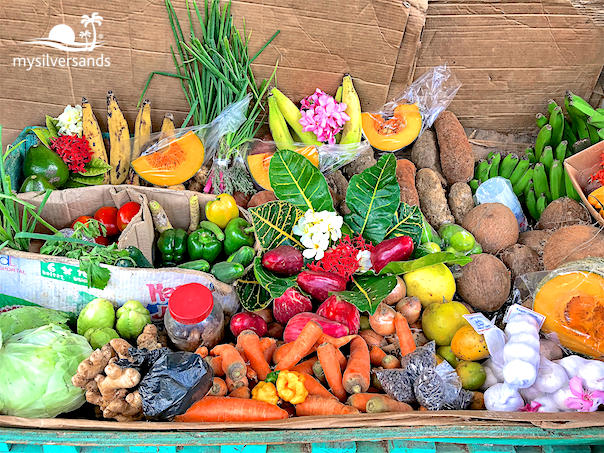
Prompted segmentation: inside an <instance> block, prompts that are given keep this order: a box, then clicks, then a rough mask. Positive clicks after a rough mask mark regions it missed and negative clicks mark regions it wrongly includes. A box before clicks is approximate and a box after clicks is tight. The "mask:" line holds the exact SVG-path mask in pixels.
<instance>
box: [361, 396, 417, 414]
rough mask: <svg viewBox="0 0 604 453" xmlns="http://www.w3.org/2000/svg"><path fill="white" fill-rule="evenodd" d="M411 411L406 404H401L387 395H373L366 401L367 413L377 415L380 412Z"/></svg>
mask: <svg viewBox="0 0 604 453" xmlns="http://www.w3.org/2000/svg"><path fill="white" fill-rule="evenodd" d="M411 411H413V409H412V408H411V406H409V405H408V404H406V403H401V402H399V401H397V400H395V399H393V398H390V397H389V396H387V395H375V396H374V397H373V398H371V399H370V400H369V401H367V412H368V413H370V414H378V413H380V412H411Z"/></svg>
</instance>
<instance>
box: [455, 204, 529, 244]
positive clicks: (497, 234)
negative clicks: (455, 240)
mask: <svg viewBox="0 0 604 453" xmlns="http://www.w3.org/2000/svg"><path fill="white" fill-rule="evenodd" d="M462 226H463V227H464V228H465V229H466V230H468V231H469V232H470V233H472V234H473V235H474V238H475V239H476V240H477V241H478V243H479V244H480V245H481V247H482V250H483V252H486V253H492V254H497V253H499V252H501V251H502V250H505V249H506V248H508V247H509V246H510V245H513V244H515V243H516V241H518V234H519V231H518V222H517V221H516V216H515V215H514V213H513V212H512V211H511V209H510V208H508V207H507V206H505V205H503V204H500V203H484V204H481V205H478V206H476V207H475V208H474V209H472V210H471V211H470V212H469V213H468V214H467V215H466V216H465V217H464V219H463V222H462Z"/></svg>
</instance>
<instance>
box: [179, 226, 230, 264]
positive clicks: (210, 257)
mask: <svg viewBox="0 0 604 453" xmlns="http://www.w3.org/2000/svg"><path fill="white" fill-rule="evenodd" d="M187 250H188V252H189V258H191V260H206V261H207V262H209V263H213V262H214V261H215V260H216V258H218V255H220V252H222V242H220V241H219V240H218V238H216V235H215V234H214V233H212V232H211V231H210V230H206V229H205V228H201V229H199V230H197V231H194V232H193V233H191V234H190V235H189V239H187Z"/></svg>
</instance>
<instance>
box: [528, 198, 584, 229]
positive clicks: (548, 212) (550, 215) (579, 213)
mask: <svg viewBox="0 0 604 453" xmlns="http://www.w3.org/2000/svg"><path fill="white" fill-rule="evenodd" d="M590 223H591V216H590V215H589V211H588V210H587V209H586V208H585V206H583V205H582V204H581V203H579V202H577V201H575V200H573V199H572V198H568V197H564V198H558V199H557V200H554V201H552V202H551V203H550V204H549V205H547V208H545V211H543V214H541V217H540V218H539V223H537V229H539V230H549V229H552V230H557V229H559V228H562V227H565V226H571V225H588V224H590Z"/></svg>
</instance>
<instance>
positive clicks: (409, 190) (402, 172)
mask: <svg viewBox="0 0 604 453" xmlns="http://www.w3.org/2000/svg"><path fill="white" fill-rule="evenodd" d="M396 180H397V181H398V185H399V187H400V188H401V201H402V202H404V203H407V204H408V205H410V206H419V196H418V195H417V189H416V188H415V165H413V162H411V161H410V160H407V159H399V160H397V161H396Z"/></svg>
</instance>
